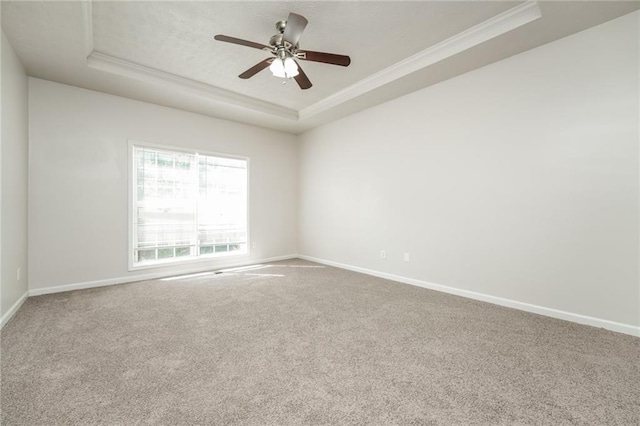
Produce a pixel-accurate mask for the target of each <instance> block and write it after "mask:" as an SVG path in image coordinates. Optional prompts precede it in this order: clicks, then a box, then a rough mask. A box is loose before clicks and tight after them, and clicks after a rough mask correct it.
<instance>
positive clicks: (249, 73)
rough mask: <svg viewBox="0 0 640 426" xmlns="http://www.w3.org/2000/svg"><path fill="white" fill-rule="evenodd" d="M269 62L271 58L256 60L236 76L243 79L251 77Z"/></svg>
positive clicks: (271, 60)
mask: <svg viewBox="0 0 640 426" xmlns="http://www.w3.org/2000/svg"><path fill="white" fill-rule="evenodd" d="M271 62H273V58H267V59H265V60H264V61H262V62H258V63H257V64H255V65H254V66H252V67H251V68H249V69H248V70H246V71H245V72H243V73H242V74H240V75H239V76H238V77H240V78H244V79H247V78H251V77H253V76H254V75H256V74H258V73H259V72H260V71H262V70H263V69H265V68H267V67H268V66H269V65H270V64H271Z"/></svg>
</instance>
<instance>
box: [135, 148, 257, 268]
mask: <svg viewBox="0 0 640 426" xmlns="http://www.w3.org/2000/svg"><path fill="white" fill-rule="evenodd" d="M128 145H129V146H128V155H127V161H128V167H127V170H128V172H129V173H128V176H127V186H128V191H127V193H128V202H127V214H128V238H127V240H128V241H127V243H128V246H129V247H128V249H127V257H128V270H129V271H138V270H141V269H157V268H167V267H171V266H181V265H188V264H203V263H221V262H220V261H221V260H225V259H229V258H232V259H234V260H239V259H246V258H249V257H250V256H251V246H252V244H251V204H250V200H251V194H250V188H251V185H250V182H251V172H250V170H251V163H250V159H249V157H245V156H242V155H234V154H227V153H221V152H214V151H206V150H202V149H195V148H188V147H184V146H173V145H163V144H158V143H153V142H145V141H140V140H135V139H129V140H128ZM134 147H143V148H144V147H149V148H156V149H165V150H168V151H177V152H182V153H185V154H203V155H211V156H216V157H222V158H230V159H234V160H244V161H246V162H247V217H246V221H247V243H246V245H247V249H246V252H245V253H239V254H235V253H227V254H218V255H216V256H206V255H204V256H198V257H196V258H188V259H175V258H174V259H173V260H168V261H164V262H161V263H149V264H144V265H136V264H135V263H134V253H135V250H134V247H133V244H134V232H135V229H134V224H133V222H134V215H133V206H134V205H135V201H134V199H133V197H135V196H136V192H135V191H134V189H133V177H134V174H135V173H136V170H135V158H134V152H133V149H134Z"/></svg>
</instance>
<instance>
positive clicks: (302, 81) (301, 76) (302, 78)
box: [293, 62, 313, 90]
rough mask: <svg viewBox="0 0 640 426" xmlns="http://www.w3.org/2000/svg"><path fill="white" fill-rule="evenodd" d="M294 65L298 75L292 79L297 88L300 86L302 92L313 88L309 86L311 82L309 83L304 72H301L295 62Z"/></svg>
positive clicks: (300, 68)
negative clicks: (296, 67)
mask: <svg viewBox="0 0 640 426" xmlns="http://www.w3.org/2000/svg"><path fill="white" fill-rule="evenodd" d="M296 65H298V75H296V76H295V77H293V78H294V79H295V80H296V83H298V86H300V88H301V89H302V90H306V89H308V88H310V87H311V86H313V84H311V81H309V77H307V75H306V74H305V73H304V71H302V67H300V64H299V63H297V62H296Z"/></svg>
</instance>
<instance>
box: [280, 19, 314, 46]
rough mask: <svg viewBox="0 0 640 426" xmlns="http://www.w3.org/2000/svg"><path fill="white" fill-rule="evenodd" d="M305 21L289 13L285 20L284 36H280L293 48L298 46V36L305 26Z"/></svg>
mask: <svg viewBox="0 0 640 426" xmlns="http://www.w3.org/2000/svg"><path fill="white" fill-rule="evenodd" d="M307 23H308V21H307V19H306V18H305V17H304V16H302V15H298V14H295V13H289V17H288V18H287V25H286V26H285V27H284V34H283V35H282V39H283V40H284V41H286V42H288V43H291V46H295V45H296V44H298V40H300V36H301V35H302V32H303V31H304V29H305V27H306V26H307Z"/></svg>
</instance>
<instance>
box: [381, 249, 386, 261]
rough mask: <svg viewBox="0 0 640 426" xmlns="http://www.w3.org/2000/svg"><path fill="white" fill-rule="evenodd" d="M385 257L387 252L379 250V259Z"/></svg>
mask: <svg viewBox="0 0 640 426" xmlns="http://www.w3.org/2000/svg"><path fill="white" fill-rule="evenodd" d="M386 258H387V252H386V251H384V250H381V251H380V259H386Z"/></svg>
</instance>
